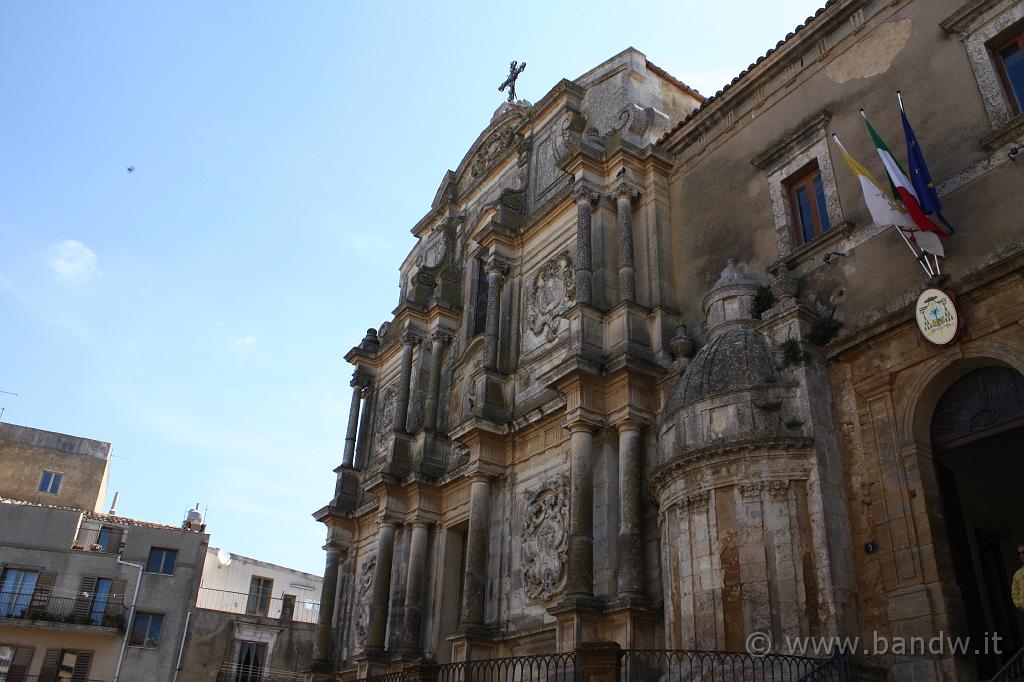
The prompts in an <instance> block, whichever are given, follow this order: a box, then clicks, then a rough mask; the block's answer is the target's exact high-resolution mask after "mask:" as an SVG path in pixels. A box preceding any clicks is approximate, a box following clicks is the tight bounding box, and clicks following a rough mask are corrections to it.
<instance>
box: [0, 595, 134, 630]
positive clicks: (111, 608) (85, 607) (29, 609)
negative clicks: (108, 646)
mask: <svg viewBox="0 0 1024 682" xmlns="http://www.w3.org/2000/svg"><path fill="white" fill-rule="evenodd" d="M127 614H128V609H127V608H126V607H125V605H124V604H122V603H121V602H114V601H97V600H92V599H82V598H76V597H54V596H52V595H46V594H27V593H22V592H0V619H13V620H34V621H45V622H50V623H68V624H74V625H96V626H100V627H109V628H116V629H118V630H123V629H124V624H125V618H126V616H127Z"/></svg>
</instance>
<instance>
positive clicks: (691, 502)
mask: <svg viewBox="0 0 1024 682" xmlns="http://www.w3.org/2000/svg"><path fill="white" fill-rule="evenodd" d="M710 496H711V495H710V493H709V492H708V491H707V490H702V491H700V492H697V493H693V494H692V495H688V496H687V497H686V506H687V507H689V510H690V513H691V514H707V513H708V500H709V498H710Z"/></svg>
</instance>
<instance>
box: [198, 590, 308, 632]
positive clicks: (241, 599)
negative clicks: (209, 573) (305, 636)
mask: <svg viewBox="0 0 1024 682" xmlns="http://www.w3.org/2000/svg"><path fill="white" fill-rule="evenodd" d="M284 602H285V600H284V599H282V598H281V597H274V598H273V599H271V598H269V597H267V596H266V595H257V594H248V593H246V592H228V591H227V590H215V589H212V588H209V587H200V588H199V594H198V595H197V596H196V606H197V607H198V608H201V609H209V610H211V611H223V612H224V613H238V614H245V615H247V616H259V617H262V618H274V619H280V618H281V610H282V607H283V606H284ZM319 618H320V604H317V603H316V602H306V601H296V602H295V608H294V611H293V612H292V617H291V620H292V621H294V622H296V623H316V622H317V620H318V619H319Z"/></svg>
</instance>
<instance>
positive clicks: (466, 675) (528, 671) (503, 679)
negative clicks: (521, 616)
mask: <svg viewBox="0 0 1024 682" xmlns="http://www.w3.org/2000/svg"><path fill="white" fill-rule="evenodd" d="M575 678H576V654H575V653H569V654H541V655H538V656H515V657H511V658H492V659H487V660H482V661H466V662H463V663H445V664H444V665H439V666H437V670H436V675H435V678H434V679H435V682H573V681H574V680H575ZM381 682H401V681H400V680H382V681H381Z"/></svg>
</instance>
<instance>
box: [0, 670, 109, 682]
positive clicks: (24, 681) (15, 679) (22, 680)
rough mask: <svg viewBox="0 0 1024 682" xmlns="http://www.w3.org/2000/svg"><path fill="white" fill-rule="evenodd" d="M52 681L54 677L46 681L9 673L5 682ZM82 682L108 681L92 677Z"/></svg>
mask: <svg viewBox="0 0 1024 682" xmlns="http://www.w3.org/2000/svg"><path fill="white" fill-rule="evenodd" d="M52 679H53V678H52V677H48V678H46V679H44V678H42V677H40V676H39V675H22V674H20V673H15V672H9V673H7V677H6V678H5V679H4V682H49V680H52ZM79 679H80V678H77V677H76V678H75V680H76V682H77V681H78V680H79ZM81 682H107V681H106V680H97V679H94V678H92V677H90V678H89V679H87V680H86V679H82V681H81Z"/></svg>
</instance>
